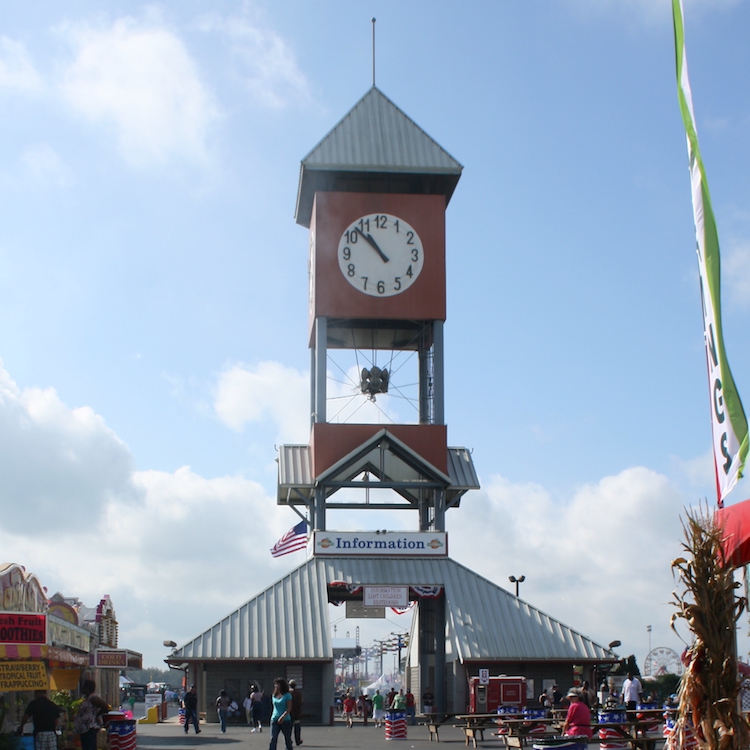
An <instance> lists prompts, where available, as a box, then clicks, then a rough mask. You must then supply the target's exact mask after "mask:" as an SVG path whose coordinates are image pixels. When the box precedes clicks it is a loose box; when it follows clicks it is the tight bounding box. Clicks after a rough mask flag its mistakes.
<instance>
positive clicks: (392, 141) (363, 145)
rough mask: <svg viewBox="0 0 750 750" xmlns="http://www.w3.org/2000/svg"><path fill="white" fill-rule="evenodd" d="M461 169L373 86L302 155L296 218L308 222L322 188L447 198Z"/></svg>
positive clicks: (302, 222) (307, 224) (304, 222)
mask: <svg viewBox="0 0 750 750" xmlns="http://www.w3.org/2000/svg"><path fill="white" fill-rule="evenodd" d="M462 169H463V167H462V166H461V164H459V163H458V162H457V161H456V160H455V159H454V158H453V157H452V156H451V155H450V154H449V153H448V152H447V151H446V150H445V149H443V148H442V147H441V146H440V145H439V144H438V143H437V142H436V141H434V140H433V139H432V138H431V137H430V136H429V135H427V133H426V132H425V131H424V130H422V128H420V127H419V126H418V125H417V124H416V123H415V122H414V121H413V120H412V119H411V118H410V117H408V116H407V115H406V114H405V113H404V112H403V111H402V110H401V109H399V108H398V107H397V106H396V105H395V104H394V103H393V102H392V101H391V100H390V99H389V98H388V97H387V96H386V95H385V94H383V93H382V92H381V91H380V89H378V88H377V87H376V86H373V87H372V88H371V89H370V90H369V91H368V92H367V93H366V94H365V95H364V96H363V97H362V98H361V99H360V100H359V101H358V102H357V103H356V104H355V105H354V107H352V109H351V110H350V111H349V112H348V113H347V114H346V115H345V116H344V117H343V118H342V119H341V120H340V121H339V123H338V124H337V125H335V126H334V128H333V129H332V130H331V131H330V132H329V133H328V134H327V135H326V136H325V137H324V138H323V140H321V141H320V143H318V144H317V146H315V148H313V150H312V151H310V153H309V154H308V155H307V156H306V157H305V158H304V159H303V160H302V165H301V169H300V181H299V189H298V193H297V212H296V218H297V223H298V224H302V225H304V226H309V223H310V215H311V212H312V203H313V197H314V195H315V192H316V191H318V190H340V191H344V192H347V191H349V192H392V193H431V194H442V195H445V197H446V203H447V202H448V201H449V200H450V197H451V195H452V194H453V190H454V189H455V187H456V183H457V182H458V179H459V177H460V176H461V170H462ZM388 176H390V178H391V179H388Z"/></svg>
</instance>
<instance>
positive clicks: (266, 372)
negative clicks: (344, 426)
mask: <svg viewBox="0 0 750 750" xmlns="http://www.w3.org/2000/svg"><path fill="white" fill-rule="evenodd" d="M309 394H310V386H309V376H308V375H307V374H305V373H301V372H299V371H298V370H295V369H294V368H292V367H286V366H284V365H282V364H280V363H278V362H261V363H260V364H259V365H257V366H255V367H253V368H250V367H247V366H245V365H239V364H238V365H232V366H231V367H228V368H227V369H226V370H224V372H222V373H221V374H220V375H219V380H218V383H217V387H216V395H215V398H214V409H215V410H216V414H217V415H218V417H219V419H220V420H221V421H222V422H223V423H224V424H225V425H227V427H229V428H231V429H232V430H236V431H237V432H240V431H241V430H242V429H244V427H245V426H246V425H247V424H248V423H250V422H259V421H262V420H267V421H273V422H275V423H276V425H277V428H278V436H279V441H280V442H305V441H306V440H307V437H308V435H309V433H310V418H309V413H310V395H309Z"/></svg>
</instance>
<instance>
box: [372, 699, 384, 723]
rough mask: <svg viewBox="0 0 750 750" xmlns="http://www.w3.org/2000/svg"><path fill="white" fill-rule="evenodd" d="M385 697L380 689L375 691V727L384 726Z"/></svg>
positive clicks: (373, 712) (373, 709)
mask: <svg viewBox="0 0 750 750" xmlns="http://www.w3.org/2000/svg"><path fill="white" fill-rule="evenodd" d="M384 702H385V698H384V697H383V696H382V695H381V694H380V690H376V691H375V695H373V696H372V718H373V719H374V720H375V728H376V729H377V728H378V727H382V726H383V719H384V717H385V711H384V710H383V703H384Z"/></svg>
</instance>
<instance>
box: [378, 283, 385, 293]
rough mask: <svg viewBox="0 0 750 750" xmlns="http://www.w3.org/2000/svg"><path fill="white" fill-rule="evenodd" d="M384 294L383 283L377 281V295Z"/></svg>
mask: <svg viewBox="0 0 750 750" xmlns="http://www.w3.org/2000/svg"><path fill="white" fill-rule="evenodd" d="M384 293H385V282H384V281H378V294H384Z"/></svg>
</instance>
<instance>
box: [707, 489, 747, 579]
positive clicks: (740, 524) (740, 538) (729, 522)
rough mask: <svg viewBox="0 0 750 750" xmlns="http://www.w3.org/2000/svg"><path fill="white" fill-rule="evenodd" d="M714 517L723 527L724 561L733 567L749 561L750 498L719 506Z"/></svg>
mask: <svg viewBox="0 0 750 750" xmlns="http://www.w3.org/2000/svg"><path fill="white" fill-rule="evenodd" d="M714 518H715V520H716V523H717V524H719V525H721V526H723V528H724V544H723V551H724V561H725V563H727V564H728V565H731V566H732V567H733V568H737V567H739V566H740V565H747V564H748V563H750V500H743V501H742V502H741V503H735V504H734V505H727V506H726V507H724V508H719V509H718V510H717V511H716V513H715V515H714Z"/></svg>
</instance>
